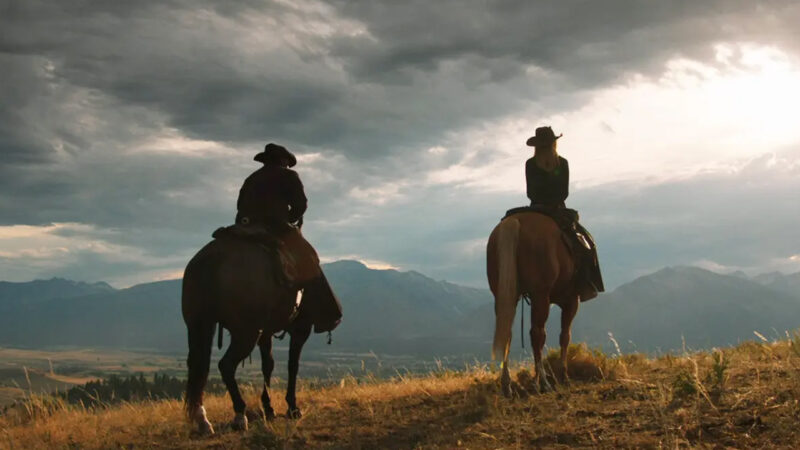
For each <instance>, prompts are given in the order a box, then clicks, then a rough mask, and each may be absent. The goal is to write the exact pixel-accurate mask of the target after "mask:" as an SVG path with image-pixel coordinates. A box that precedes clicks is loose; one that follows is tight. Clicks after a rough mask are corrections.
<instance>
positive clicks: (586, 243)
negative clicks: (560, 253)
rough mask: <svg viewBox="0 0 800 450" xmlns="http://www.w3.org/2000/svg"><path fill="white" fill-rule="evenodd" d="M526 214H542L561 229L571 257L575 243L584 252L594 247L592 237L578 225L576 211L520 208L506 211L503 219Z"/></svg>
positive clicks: (545, 207)
mask: <svg viewBox="0 0 800 450" xmlns="http://www.w3.org/2000/svg"><path fill="white" fill-rule="evenodd" d="M526 212H534V213H539V214H543V215H545V216H547V217H550V218H551V219H553V221H555V223H556V225H558V228H560V229H561V231H562V234H561V235H562V238H563V239H564V243H565V244H566V245H567V248H568V249H569V251H570V253H572V254H573V255H574V254H575V250H576V249H575V244H576V243H577V244H580V245H581V246H582V247H584V248H585V249H586V250H592V248H593V247H594V239H593V238H592V235H591V234H589V232H588V231H587V230H586V229H585V228H583V227H582V226H581V225H580V223H578V220H580V215H579V214H578V211H576V210H574V209H570V208H555V207H552V206H545V205H530V206H520V207H517V208H511V209H509V210H508V211H506V214H505V215H504V216H503V219H505V218H506V217H509V216H513V215H515V214H520V213H526ZM501 220H502V219H501Z"/></svg>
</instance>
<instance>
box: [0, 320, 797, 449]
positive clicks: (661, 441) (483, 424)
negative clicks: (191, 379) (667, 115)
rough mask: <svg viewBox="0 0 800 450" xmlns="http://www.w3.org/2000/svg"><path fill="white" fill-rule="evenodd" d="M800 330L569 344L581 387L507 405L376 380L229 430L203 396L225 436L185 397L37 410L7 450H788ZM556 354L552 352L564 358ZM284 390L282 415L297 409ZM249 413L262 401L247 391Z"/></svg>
mask: <svg viewBox="0 0 800 450" xmlns="http://www.w3.org/2000/svg"><path fill="white" fill-rule="evenodd" d="M799 344H800V335H795V339H794V342H791V341H781V342H777V343H767V342H761V343H753V342H749V343H745V344H742V345H740V346H738V347H735V348H728V349H724V350H717V351H715V352H713V353H696V354H691V355H685V356H682V357H675V356H669V355H668V356H664V357H661V358H658V359H648V358H646V357H644V356H642V355H625V356H620V357H615V358H610V357H607V356H605V355H603V354H600V353H596V352H595V353H590V352H588V351H587V350H585V348H581V347H577V346H576V347H574V348H573V349H572V361H573V362H572V366H571V369H572V370H571V377H572V382H571V383H570V384H569V385H567V384H563V383H559V384H556V391H555V392H550V393H545V394H536V393H532V392H531V391H530V388H529V385H527V384H526V380H528V378H529V374H528V372H527V370H526V369H525V368H523V369H518V370H516V371H515V375H514V376H515V378H516V379H517V380H518V381H519V383H520V385H521V386H522V387H523V388H525V387H528V388H529V390H528V391H527V392H526V391H519V392H520V395H519V396H518V397H516V398H513V399H506V398H504V397H502V395H501V394H500V393H499V389H498V388H497V386H496V381H495V380H496V376H497V375H496V373H493V372H492V371H491V370H490V369H489V368H488V367H486V366H482V367H476V368H473V369H471V370H469V371H464V372H451V371H446V370H441V371H435V372H433V373H431V374H429V375H427V376H423V377H419V378H414V377H397V378H394V379H391V380H376V379H374V378H373V377H371V376H370V374H368V373H364V374H360V375H359V376H358V377H354V376H351V377H346V378H343V379H341V380H340V381H339V383H337V384H335V385H333V386H329V387H315V386H311V385H308V384H306V385H304V386H302V387H301V390H300V393H299V402H300V406H301V408H303V410H304V416H303V418H302V419H300V420H298V421H289V420H287V419H284V418H279V419H276V420H275V421H272V422H266V423H264V422H258V421H254V422H252V423H251V428H250V430H248V431H247V432H235V431H231V430H230V429H228V428H226V427H225V425H224V424H225V423H226V422H227V421H228V420H230V418H231V417H232V411H231V407H230V402H229V401H228V399H227V397H226V396H219V395H210V396H209V397H208V398H207V401H206V407H207V409H208V411H209V416H210V419H211V421H212V422H213V423H214V425H215V428H216V429H217V431H218V434H217V435H215V436H213V437H198V436H195V435H194V434H192V432H191V429H190V426H189V424H187V423H186V422H185V421H184V419H183V416H182V409H181V403H180V401H178V400H169V401H148V402H142V403H123V404H121V405H112V406H109V407H108V408H101V409H99V410H87V409H84V408H81V407H74V406H65V405H63V403H58V402H55V403H54V402H48V401H43V400H42V398H40V397H35V398H34V399H32V400H30V401H28V402H27V403H26V404H25V405H23V406H24V407H18V408H16V409H15V410H14V411H12V412H10V413H8V414H7V415H6V416H4V417H0V429H4V430H5V431H4V433H3V436H2V441H0V442H2V445H7V446H8V447H9V448H61V447H80V448H120V447H122V448H133V447H137V448H139V447H147V448H176V447H179V448H220V447H226V448H230V447H243V448H308V447H311V448H320V447H321V448H327V447H336V448H387V447H388V448H454V447H464V448H498V447H506V448H508V447H512V448H514V447H516V448H519V447H523V448H531V447H604V448H612V447H670V448H674V447H678V446H692V447H694V446H699V447H706V446H707V447H717V446H721V447H729V446H733V447H770V448H772V447H781V448H792V447H794V448H796V447H797V445H798V444H800V429H798V428H797V426H796V425H797V420H798V416H800V407H799V406H798V400H797V399H798V398H800V375H798V374H800V371H798V366H800V351H799V350H798V347H797V346H798V345H799ZM553 356H554V355H553ZM282 396H283V394H282V392H280V391H279V390H276V389H273V395H272V397H273V406H274V407H275V408H276V410H277V411H279V412H280V411H283V410H285V408H286V406H285V404H283V403H282V402H281V401H276V399H280V398H282ZM247 400H248V404H249V405H250V406H255V405H257V404H258V402H257V395H256V392H255V391H254V390H252V389H251V390H249V391H248V395H247Z"/></svg>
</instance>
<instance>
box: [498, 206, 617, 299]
mask: <svg viewBox="0 0 800 450" xmlns="http://www.w3.org/2000/svg"><path fill="white" fill-rule="evenodd" d="M526 212H534V213H539V214H543V215H545V216H548V217H550V218H552V219H553V220H554V221H555V223H556V225H558V227H559V228H560V229H561V240H562V241H563V242H564V244H565V245H566V246H567V249H568V251H569V252H570V254H571V255H572V257H573V258H575V261H576V265H577V270H576V271H575V277H574V280H575V282H576V283H580V282H581V280H582V279H588V280H589V282H591V284H592V285H593V287H594V288H595V289H596V290H597V291H598V292H603V291H604V290H605V288H604V286H603V278H602V276H601V274H600V264H599V262H598V260H597V249H596V247H595V243H594V238H593V237H592V235H591V234H590V233H589V231H588V230H587V229H586V228H584V227H583V226H582V225H581V224H580V223H579V222H578V219H579V218H580V216H579V215H578V211H576V210H574V209H569V208H563V207H551V206H544V205H531V206H521V207H519V208H512V209H509V210H508V211H506V214H505V216H503V219H505V218H507V217H509V216H513V215H515V214H520V213H526ZM596 295H597V292H595V293H594V296H596ZM594 296H586V297H584V296H583V295H581V301H586V300H591V299H592V298H594Z"/></svg>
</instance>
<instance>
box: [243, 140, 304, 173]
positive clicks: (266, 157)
mask: <svg viewBox="0 0 800 450" xmlns="http://www.w3.org/2000/svg"><path fill="white" fill-rule="evenodd" d="M253 159H254V160H256V161H258V162H260V163H264V164H267V163H272V162H278V161H280V160H281V159H285V160H287V161H288V162H289V167H292V166H294V165H295V164H297V158H295V157H294V155H293V154H292V152H290V151H289V150H286V147H284V146H282V145H278V144H273V143H272V142H270V143H269V144H267V145H266V146H264V151H263V152H261V153H259V154H257V155H256V156H255V157H254V158H253Z"/></svg>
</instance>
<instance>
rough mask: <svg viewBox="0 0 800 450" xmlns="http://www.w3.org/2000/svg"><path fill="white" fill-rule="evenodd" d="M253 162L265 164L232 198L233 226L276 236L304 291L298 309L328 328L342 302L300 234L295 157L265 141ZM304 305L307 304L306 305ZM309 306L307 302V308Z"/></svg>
mask: <svg viewBox="0 0 800 450" xmlns="http://www.w3.org/2000/svg"><path fill="white" fill-rule="evenodd" d="M253 159H254V160H255V161H258V162H260V163H263V164H264V166H263V167H261V168H260V169H258V170H256V171H255V172H253V173H252V174H251V175H250V176H248V177H247V179H245V181H244V184H243V185H242V188H241V189H240V190H239V198H238V200H237V202H236V209H237V212H236V226H237V227H239V228H249V229H257V230H263V231H266V233H265V234H262V235H261V240H262V241H264V240H272V241H274V240H275V239H277V240H278V241H279V242H280V245H279V248H281V249H283V250H284V251H285V252H286V253H288V254H289V255H290V257H289V258H288V259H289V260H291V261H292V262H293V263H292V265H291V266H292V267H289V268H287V267H286V265H283V267H282V269H284V270H286V271H287V272H291V273H289V274H286V275H287V278H289V281H290V282H291V283H292V285H293V287H295V288H297V289H298V290H299V289H303V301H302V303H301V308H300V309H301V312H302V311H303V310H305V309H306V308H304V306H307V307H308V308H310V309H311V310H312V311H310V314H311V315H312V316H313V323H314V331H315V332H317V333H322V332H326V331H331V330H333V329H334V328H336V326H337V325H338V324H339V322H340V321H341V316H342V315H341V305H340V304H339V301H338V299H337V298H336V296H335V294H333V291H332V290H331V288H330V285H329V284H328V281H327V279H326V278H325V275H324V274H323V273H322V270H321V268H320V267H319V258H318V256H317V254H316V251H315V250H314V249H313V247H312V246H311V244H309V243H308V241H306V240H305V238H304V237H303V236H302V233H301V232H300V228H301V227H302V226H303V214H305V212H306V209H307V207H308V199H307V198H306V194H305V191H304V189H303V183H302V182H301V181H300V177H299V176H298V175H297V172H295V171H294V170H292V169H290V167H294V165H295V164H297V158H295V156H294V155H293V154H292V153H291V152H289V150H287V149H286V148H285V147H283V146H281V145H277V144H273V143H270V144H267V145H266V146H265V147H264V151H263V152H261V153H258V154H257V155H256V156H255V157H254V158H253ZM304 304H305V305H304ZM309 304H310V306H309Z"/></svg>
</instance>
